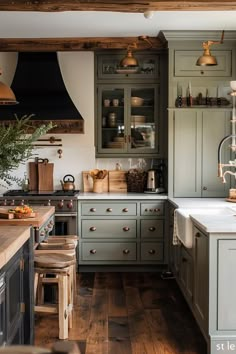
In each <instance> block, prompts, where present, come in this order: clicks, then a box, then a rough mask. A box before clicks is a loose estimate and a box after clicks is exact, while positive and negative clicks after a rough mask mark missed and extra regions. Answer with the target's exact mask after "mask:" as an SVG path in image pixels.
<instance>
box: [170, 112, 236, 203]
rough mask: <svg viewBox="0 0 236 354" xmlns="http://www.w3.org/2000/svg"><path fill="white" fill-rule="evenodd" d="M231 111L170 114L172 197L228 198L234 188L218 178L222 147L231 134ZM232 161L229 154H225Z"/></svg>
mask: <svg viewBox="0 0 236 354" xmlns="http://www.w3.org/2000/svg"><path fill="white" fill-rule="evenodd" d="M230 117H231V112H230V110H224V109H213V108H212V109H191V108H190V109H173V110H170V114H169V118H170V120H169V126H170V131H172V133H173V135H172V134H170V139H169V158H170V161H169V166H170V167H169V193H170V195H173V196H174V197H224V196H226V195H227V193H228V189H229V186H230V181H229V179H228V180H227V183H226V184H223V183H222V181H221V179H220V178H219V177H218V169H217V168H218V156H217V152H218V146H219V143H220V141H221V140H222V139H223V137H225V136H226V135H228V134H229V133H230ZM222 158H223V159H224V161H229V160H230V153H229V150H226V149H225V151H223V152H222Z"/></svg>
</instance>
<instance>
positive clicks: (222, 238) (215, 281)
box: [172, 198, 236, 354]
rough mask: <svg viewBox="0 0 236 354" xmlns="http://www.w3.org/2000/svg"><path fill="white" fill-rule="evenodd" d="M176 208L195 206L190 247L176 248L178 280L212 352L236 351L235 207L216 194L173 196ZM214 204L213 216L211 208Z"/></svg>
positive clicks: (191, 215) (180, 244)
mask: <svg viewBox="0 0 236 354" xmlns="http://www.w3.org/2000/svg"><path fill="white" fill-rule="evenodd" d="M172 205H173V204H172ZM174 206H175V207H179V208H184V209H185V210H188V208H190V209H189V211H190V210H192V212H191V211H190V214H189V217H190V219H191V222H192V236H193V243H192V247H191V248H187V247H185V246H184V245H183V244H182V243H181V242H180V243H179V244H176V245H175V246H172V252H174V254H175V255H174V267H173V272H174V273H175V276H176V280H177V282H178V284H179V286H180V289H181V290H182V292H183V295H184V296H185V299H186V301H187V302H188V304H189V307H190V309H191V310H192V313H193V315H194V316H195V319H196V321H197V323H198V324H199V327H200V329H201V331H202V333H203V335H204V337H205V339H206V341H207V344H208V353H209V354H216V353H220V354H222V353H235V352H236V302H235V298H236V285H235V278H236V253H235V251H236V212H235V210H236V205H235V203H230V202H227V201H225V200H224V199H218V198H216V199H213V198H211V199H205V198H204V200H195V198H194V199H193V198H180V200H179V201H178V198H175V200H174ZM193 208H195V209H196V208H198V209H199V213H198V212H197V209H196V211H194V209H193ZM200 208H203V209H204V212H201V210H200ZM214 208H215V212H216V213H215V214H212V213H211V212H209V210H211V211H212V210H213V211H214ZM217 210H218V211H219V213H218V212H217Z"/></svg>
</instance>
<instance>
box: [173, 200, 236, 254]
mask: <svg viewBox="0 0 236 354" xmlns="http://www.w3.org/2000/svg"><path fill="white" fill-rule="evenodd" d="M235 211H236V206H235V209H234V210H233V209H231V208H228V207H225V208H217V207H216V208H206V207H205V208H204V207H203V208H179V209H176V210H175V220H174V222H175V230H176V236H177V238H178V239H179V240H180V241H181V242H182V243H183V245H184V246H185V247H187V248H192V246H193V224H192V221H191V218H190V215H215V216H217V215H232V214H234V212H235Z"/></svg>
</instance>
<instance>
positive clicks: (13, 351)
mask: <svg viewBox="0 0 236 354" xmlns="http://www.w3.org/2000/svg"><path fill="white" fill-rule="evenodd" d="M0 353H1V354H50V353H51V354H81V352H80V350H79V347H78V345H77V343H75V342H74V341H68V342H56V343H54V344H53V346H52V349H47V348H41V347H35V346H32V345H10V346H6V347H1V348H0Z"/></svg>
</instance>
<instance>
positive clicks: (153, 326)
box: [35, 273, 207, 354]
mask: <svg viewBox="0 0 236 354" xmlns="http://www.w3.org/2000/svg"><path fill="white" fill-rule="evenodd" d="M77 293H78V295H77V304H76V306H75V311H74V314H75V315H74V323H73V329H71V330H70V333H69V340H75V341H77V343H78V345H79V347H80V350H81V353H82V354H206V353H207V349H206V343H205V341H204V339H203V337H202V335H201V333H200V331H199V329H198V327H197V325H196V323H195V320H194V318H193V316H192V314H191V312H190V310H189V309H188V306H187V304H186V303H185V301H184V299H183V297H182V295H181V293H180V291H179V289H178V287H177V285H176V283H175V280H170V279H169V280H162V279H161V277H160V274H159V273H95V274H94V273H82V274H80V275H78V291H77ZM57 336H58V322H57V317H56V316H55V315H48V314H47V315H40V316H39V315H37V317H36V322H35V345H38V346H43V347H50V346H51V344H52V343H53V342H56V341H58V337H57Z"/></svg>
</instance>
